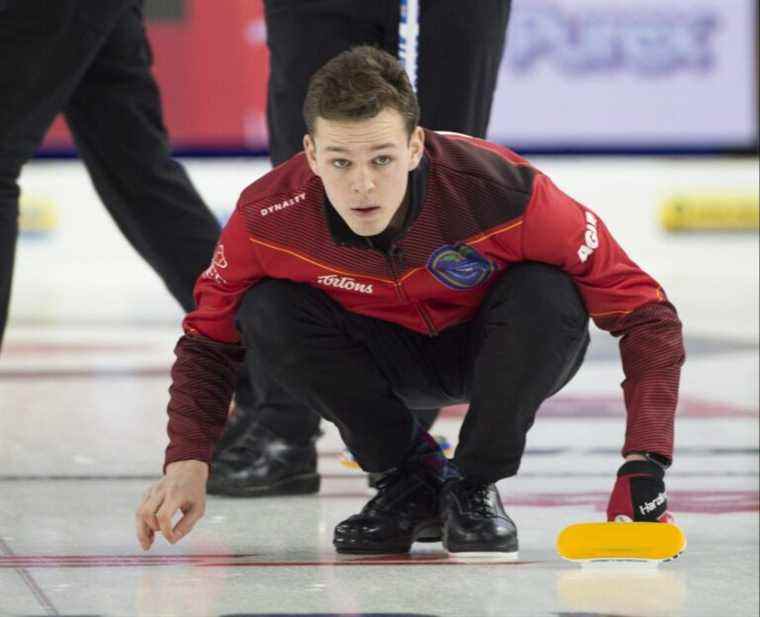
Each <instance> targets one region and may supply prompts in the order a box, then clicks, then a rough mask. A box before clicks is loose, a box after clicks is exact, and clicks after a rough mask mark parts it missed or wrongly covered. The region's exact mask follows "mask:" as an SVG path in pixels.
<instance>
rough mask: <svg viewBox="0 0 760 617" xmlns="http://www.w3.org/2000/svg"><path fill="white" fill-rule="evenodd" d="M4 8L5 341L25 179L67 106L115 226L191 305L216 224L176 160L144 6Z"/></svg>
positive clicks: (0, 87)
mask: <svg viewBox="0 0 760 617" xmlns="http://www.w3.org/2000/svg"><path fill="white" fill-rule="evenodd" d="M0 7H1V10H0V50H2V53H0V342H2V335H3V331H4V329H5V323H6V317H7V313H8V304H9V300H10V288H11V276H12V273H13V260H14V254H15V245H16V236H17V234H18V214H19V208H18V198H19V188H18V184H17V178H18V176H19V173H20V172H21V167H22V166H23V165H24V164H25V163H26V162H27V161H28V160H29V159H30V158H31V157H32V156H33V154H34V152H35V150H36V148H37V147H38V146H39V145H40V143H41V142H42V139H43V138H44V136H45V133H46V132H47V130H48V128H49V127H50V125H51V123H52V122H53V119H54V118H55V116H56V114H58V113H59V112H63V113H64V115H65V117H66V121H67V122H68V125H69V128H70V129H71V132H72V133H73V135H74V139H75V141H76V145H77V148H78V150H79V153H80V155H81V157H82V159H83V160H84V163H85V165H86V166H87V170H88V171H89V173H90V176H91V178H92V181H93V184H94V185H95V188H96V190H97V192H98V195H99V196H100V198H101V199H102V201H103V203H104V204H105V206H106V208H107V209H108V211H109V213H110V214H111V216H112V217H113V219H114V221H115V222H116V224H117V225H118V227H119V229H120V230H121V231H122V233H123V234H124V235H125V236H126V238H127V239H128V240H129V242H130V243H131V244H132V246H134V247H135V249H136V250H137V251H138V252H139V253H140V255H142V256H143V257H144V258H145V260H146V261H147V262H148V263H149V264H150V265H151V266H152V267H153V269H154V270H155V271H156V272H157V273H158V274H159V276H161V278H162V279H163V281H164V283H165V284H166V286H167V287H168V288H169V291H170V292H171V293H172V295H173V296H174V297H175V298H176V299H177V300H178V301H179V303H180V304H181V305H182V307H183V308H184V309H185V310H186V311H187V310H190V309H192V308H193V307H194V302H193V295H192V290H193V286H194V285H195V281H196V279H197V277H198V275H199V274H200V273H201V272H202V271H203V269H204V268H206V267H207V266H208V263H209V261H210V259H211V255H212V254H213V249H214V244H215V243H216V240H217V239H218V236H219V231H220V230H219V224H218V222H217V221H216V219H215V218H214V216H213V215H212V214H211V212H210V211H209V210H208V208H207V207H206V205H205V204H204V202H203V201H202V200H201V198H200V196H199V195H198V193H197V192H196V190H195V188H194V187H193V185H192V184H191V182H190V180H189V178H188V177H187V174H186V173H185V171H184V169H183V168H182V167H181V166H180V165H179V164H178V163H177V162H175V161H173V160H172V159H171V158H170V153H169V147H168V143H167V136H166V130H165V128H164V124H163V120H162V114H161V103H160V98H159V92H158V87H157V85H156V82H155V80H154V79H153V76H152V74H151V71H150V66H151V63H152V56H151V52H150V47H149V45H148V41H147V39H146V36H145V30H144V25H143V16H142V2H140V1H139V0H93V1H88V2H82V1H81V0H55V1H54V2H48V1H47V0H5V1H4V2H3V3H2V5H0ZM72 216H76V213H72ZM86 224H87V221H86V220H83V221H82V225H86Z"/></svg>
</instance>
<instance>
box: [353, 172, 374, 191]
mask: <svg viewBox="0 0 760 617" xmlns="http://www.w3.org/2000/svg"><path fill="white" fill-rule="evenodd" d="M351 188H352V190H353V191H354V193H369V192H370V191H372V190H373V189H374V188H375V182H374V180H373V179H372V173H371V172H370V171H369V170H368V169H366V168H359V169H357V170H356V174H355V175H354V177H353V178H352V186H351Z"/></svg>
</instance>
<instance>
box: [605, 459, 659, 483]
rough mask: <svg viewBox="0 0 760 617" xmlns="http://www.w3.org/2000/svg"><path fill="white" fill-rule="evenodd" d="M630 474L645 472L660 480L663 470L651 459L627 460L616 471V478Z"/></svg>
mask: <svg viewBox="0 0 760 617" xmlns="http://www.w3.org/2000/svg"><path fill="white" fill-rule="evenodd" d="M631 474H646V475H648V476H654V477H656V478H658V479H659V480H662V479H663V478H664V477H665V470H664V469H663V468H662V466H661V465H658V464H657V463H654V462H652V461H628V462H627V463H623V465H621V467H620V469H618V473H617V475H618V478H620V477H622V476H628V475H631Z"/></svg>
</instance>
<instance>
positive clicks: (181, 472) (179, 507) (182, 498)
mask: <svg viewBox="0 0 760 617" xmlns="http://www.w3.org/2000/svg"><path fill="white" fill-rule="evenodd" d="M207 479H208V465H207V464H206V463H204V462H202V461H176V462H174V463H171V464H170V465H168V466H167V467H166V475H165V476H164V477H163V478H162V479H161V480H160V481H159V482H156V483H155V484H154V485H153V486H151V487H150V488H149V489H148V490H147V491H146V492H145V495H143V498H142V502H141V503H140V507H139V508H138V509H137V513H136V514H135V523H136V526H137V539H138V541H139V542H140V546H141V547H142V549H143V550H144V551H147V550H148V549H149V548H150V547H151V546H152V545H153V539H154V538H155V535H156V532H157V531H160V532H161V533H162V534H163V536H164V538H166V540H167V542H169V543H170V544H174V543H175V542H178V541H179V540H180V539H181V538H183V537H184V536H186V535H187V534H188V533H189V532H190V530H191V529H192V528H193V527H194V526H195V523H197V522H198V521H199V520H200V518H201V517H202V516H203V513H204V512H205V509H206V480H207ZM177 511H180V512H182V518H180V519H179V521H177V524H176V525H175V526H174V527H172V518H173V517H174V514H175V513H176V512H177Z"/></svg>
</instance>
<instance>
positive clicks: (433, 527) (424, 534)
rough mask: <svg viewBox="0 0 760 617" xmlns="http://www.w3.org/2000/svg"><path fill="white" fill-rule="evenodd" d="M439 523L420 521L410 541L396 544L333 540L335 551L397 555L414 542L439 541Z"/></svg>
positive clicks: (409, 547)
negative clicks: (339, 541)
mask: <svg viewBox="0 0 760 617" xmlns="http://www.w3.org/2000/svg"><path fill="white" fill-rule="evenodd" d="M440 541H441V525H440V523H439V522H438V521H435V522H427V523H422V524H420V525H419V526H418V527H416V528H415V529H414V532H413V533H412V539H411V541H407V540H405V541H403V542H398V543H396V544H382V545H381V544H374V545H373V544H369V543H365V544H359V543H358V542H353V543H351V542H347V543H345V544H343V543H338V542H336V541H335V540H333V546H335V550H336V552H338V553H340V554H342V555H399V554H402V553H408V552H409V551H410V550H411V548H412V544H414V543H415V542H440Z"/></svg>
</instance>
